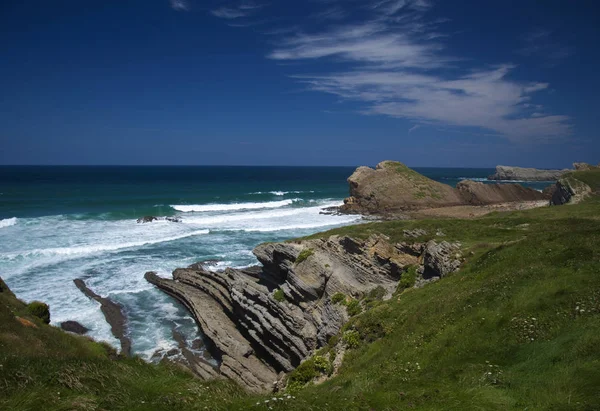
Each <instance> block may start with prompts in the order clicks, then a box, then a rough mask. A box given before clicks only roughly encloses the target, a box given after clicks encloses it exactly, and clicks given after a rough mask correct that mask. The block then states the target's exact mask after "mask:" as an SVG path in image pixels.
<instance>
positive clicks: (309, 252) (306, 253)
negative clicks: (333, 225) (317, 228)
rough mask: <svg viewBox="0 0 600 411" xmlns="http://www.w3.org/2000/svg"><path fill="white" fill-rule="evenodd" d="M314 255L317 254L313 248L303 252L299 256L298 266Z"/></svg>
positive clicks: (297, 259)
mask: <svg viewBox="0 0 600 411" xmlns="http://www.w3.org/2000/svg"><path fill="white" fill-rule="evenodd" d="M314 253H315V251H314V250H313V249H312V248H307V249H304V250H302V251H301V252H300V254H298V257H297V258H296V264H300V263H301V262H302V261H304V260H306V259H307V258H308V257H310V256H311V255H313V254H314Z"/></svg>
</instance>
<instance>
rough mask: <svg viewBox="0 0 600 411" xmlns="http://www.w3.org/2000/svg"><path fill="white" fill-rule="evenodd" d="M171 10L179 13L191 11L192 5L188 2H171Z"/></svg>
mask: <svg viewBox="0 0 600 411" xmlns="http://www.w3.org/2000/svg"><path fill="white" fill-rule="evenodd" d="M170 2H171V8H173V10H177V11H189V10H190V4H189V3H188V2H187V1H186V0H170Z"/></svg>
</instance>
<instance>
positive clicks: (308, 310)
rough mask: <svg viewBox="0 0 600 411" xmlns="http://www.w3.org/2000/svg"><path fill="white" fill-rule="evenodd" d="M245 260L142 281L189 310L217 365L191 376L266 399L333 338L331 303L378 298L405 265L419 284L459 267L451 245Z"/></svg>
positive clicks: (296, 250)
mask: <svg viewBox="0 0 600 411" xmlns="http://www.w3.org/2000/svg"><path fill="white" fill-rule="evenodd" d="M254 254H255V256H256V257H257V259H258V260H259V261H260V262H261V264H262V267H253V268H249V269H242V270H236V269H231V268H228V269H226V270H224V271H217V272H214V271H209V270H207V269H205V268H204V267H202V266H201V265H198V264H194V265H192V266H190V267H188V268H183V269H177V270H175V271H174V272H173V279H172V280H171V279H164V278H160V277H158V276H157V275H156V274H155V273H153V272H149V273H146V279H147V280H148V281H149V282H151V283H152V284H155V285H156V286H158V287H159V288H160V289H162V290H163V291H165V292H167V293H168V294H170V295H172V296H173V297H175V298H177V299H178V300H180V301H181V302H182V303H183V304H184V305H185V306H186V307H187V308H188V309H189V310H190V312H191V313H192V315H193V316H194V317H195V319H196V321H197V323H198V325H199V327H200V328H201V329H202V331H203V333H204V334H205V336H206V337H207V338H208V339H209V340H210V342H211V343H212V344H211V346H212V352H213V355H214V356H215V358H216V359H217V360H218V361H219V366H218V367H217V369H216V370H210V369H206V368H205V369H204V370H196V372H197V373H198V374H199V375H201V376H202V377H204V378H217V377H219V376H225V377H228V378H231V379H233V380H235V381H237V382H238V383H240V384H241V385H242V386H244V387H245V388H246V389H248V390H250V391H254V392H267V391H271V390H273V388H274V386H275V384H276V382H277V380H278V379H279V375H280V373H281V372H289V371H292V370H293V369H294V368H295V367H297V366H298V365H299V364H300V363H301V361H302V360H303V359H305V358H307V357H308V356H309V355H311V354H312V353H313V352H314V350H315V349H317V348H319V347H322V346H324V345H326V344H327V342H328V341H329V339H330V338H331V337H332V336H334V335H337V334H338V332H339V331H340V329H341V327H342V326H343V324H344V323H345V322H346V321H347V320H348V315H349V314H348V313H347V311H346V307H345V306H344V305H341V304H336V303H334V302H333V301H332V297H333V296H334V295H338V296H339V295H342V294H343V295H344V296H346V297H347V298H352V299H356V300H358V299H360V298H362V297H364V296H365V295H366V294H367V293H369V292H371V291H373V290H374V289H378V290H381V294H382V295H384V298H385V296H387V297H389V296H391V294H392V293H393V292H394V290H395V289H396V287H397V285H398V282H399V281H400V279H401V277H402V275H403V274H404V273H405V272H406V270H407V269H408V267H410V266H415V265H420V268H419V270H418V272H419V273H420V279H419V281H418V283H419V284H423V283H425V282H428V281H431V280H435V279H436V278H438V277H440V276H443V275H446V274H448V273H450V272H452V271H454V270H456V269H458V267H459V266H460V249H459V245H458V244H450V243H447V242H441V243H436V242H435V241H430V242H428V243H425V244H424V243H417V242H412V243H401V244H391V243H390V242H389V241H388V239H387V238H386V237H384V236H372V237H370V238H369V239H367V240H357V239H353V238H350V237H338V236H331V237H329V238H327V239H318V240H305V241H300V242H295V243H274V244H262V245H259V246H258V247H256V248H255V250H254ZM199 371H200V372H199Z"/></svg>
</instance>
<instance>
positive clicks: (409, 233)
mask: <svg viewBox="0 0 600 411" xmlns="http://www.w3.org/2000/svg"><path fill="white" fill-rule="evenodd" d="M402 234H403V235H404V237H409V238H417V237H421V236H423V235H427V231H425V230H423V229H421V228H415V229H414V230H403V231H402Z"/></svg>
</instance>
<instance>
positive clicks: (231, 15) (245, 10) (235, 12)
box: [210, 2, 264, 20]
mask: <svg viewBox="0 0 600 411" xmlns="http://www.w3.org/2000/svg"><path fill="white" fill-rule="evenodd" d="M263 6H264V5H262V4H256V3H251V2H246V3H239V4H237V5H232V6H229V7H220V8H218V9H214V10H211V11H210V12H211V14H212V15H213V16H216V17H220V18H223V19H228V20H232V19H237V18H240V17H247V16H249V15H251V14H252V13H253V12H254V11H255V10H256V9H260V8H262V7H263Z"/></svg>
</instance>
